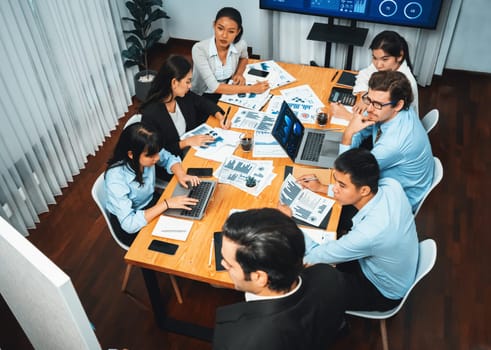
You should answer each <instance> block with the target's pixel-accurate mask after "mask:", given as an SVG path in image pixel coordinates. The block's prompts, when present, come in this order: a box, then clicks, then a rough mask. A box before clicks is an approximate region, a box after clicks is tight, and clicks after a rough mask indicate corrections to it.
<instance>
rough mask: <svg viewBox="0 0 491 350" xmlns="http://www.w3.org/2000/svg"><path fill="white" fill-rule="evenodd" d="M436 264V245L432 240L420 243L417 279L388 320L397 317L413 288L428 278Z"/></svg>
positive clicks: (391, 312)
mask: <svg viewBox="0 0 491 350" xmlns="http://www.w3.org/2000/svg"><path fill="white" fill-rule="evenodd" d="M435 262H436V243H435V241H434V240H432V239H431V238H428V239H425V240H424V241H421V242H419V257H418V268H417V270H416V278H415V279H414V282H413V284H412V285H411V287H410V288H409V289H408V291H407V292H406V294H405V295H404V298H402V300H401V302H400V304H399V305H398V306H397V307H396V308H394V309H392V310H390V311H389V312H390V315H389V316H387V318H389V317H391V316H392V315H395V314H396V313H397V312H398V311H399V310H400V309H401V308H402V306H403V305H404V302H405V301H406V299H407V298H408V296H409V293H411V291H412V290H413V288H414V287H415V286H416V284H418V282H419V281H421V279H422V278H423V277H424V276H426V275H427V274H428V273H429V272H430V271H431V269H432V268H433V266H435Z"/></svg>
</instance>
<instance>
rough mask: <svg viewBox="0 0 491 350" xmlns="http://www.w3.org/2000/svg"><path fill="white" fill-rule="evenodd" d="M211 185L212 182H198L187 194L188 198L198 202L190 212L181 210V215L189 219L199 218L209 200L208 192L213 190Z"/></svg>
mask: <svg viewBox="0 0 491 350" xmlns="http://www.w3.org/2000/svg"><path fill="white" fill-rule="evenodd" d="M212 185H213V183H212V182H200V183H199V185H197V186H194V187H193V188H192V189H191V191H190V192H189V194H188V197H191V198H196V199H198V200H199V202H198V203H196V205H195V206H193V207H192V208H193V209H191V210H186V209H182V210H181V215H182V216H187V217H191V218H198V217H200V215H201V213H202V212H203V210H205V208H206V204H207V203H208V199H209V198H210V192H211V191H212V190H213V188H212Z"/></svg>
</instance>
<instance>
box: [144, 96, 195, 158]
mask: <svg viewBox="0 0 491 350" xmlns="http://www.w3.org/2000/svg"><path fill="white" fill-rule="evenodd" d="M142 123H144V124H146V125H149V126H151V127H153V128H154V129H156V130H157V132H158V133H159V136H160V141H161V147H162V148H165V149H166V150H168V151H169V152H171V153H173V154H175V155H176V156H179V157H181V158H182V157H183V152H182V150H181V148H180V147H179V141H180V139H179V134H178V133H177V130H176V127H175V126H174V122H173V121H172V119H171V117H170V114H169V112H168V111H167V108H166V107H165V104H164V103H162V102H153V103H150V104H148V105H147V106H146V107H145V109H144V110H143V111H142ZM186 123H187V122H186Z"/></svg>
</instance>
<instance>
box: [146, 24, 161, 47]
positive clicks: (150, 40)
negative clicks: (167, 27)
mask: <svg viewBox="0 0 491 350" xmlns="http://www.w3.org/2000/svg"><path fill="white" fill-rule="evenodd" d="M163 32H164V31H163V30H162V29H160V28H159V29H155V30H154V31H152V32H151V33H150V34H149V35H148V36H147V40H146V43H145V49H146V50H148V49H150V48H151V47H152V46H153V45H154V44H155V43H156V42H157V41H159V40H160V38H161V37H162V33H163Z"/></svg>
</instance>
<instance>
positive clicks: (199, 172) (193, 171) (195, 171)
mask: <svg viewBox="0 0 491 350" xmlns="http://www.w3.org/2000/svg"><path fill="white" fill-rule="evenodd" d="M186 173H187V174H188V175H193V176H199V177H210V176H212V175H213V168H188V170H187V172H186Z"/></svg>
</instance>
